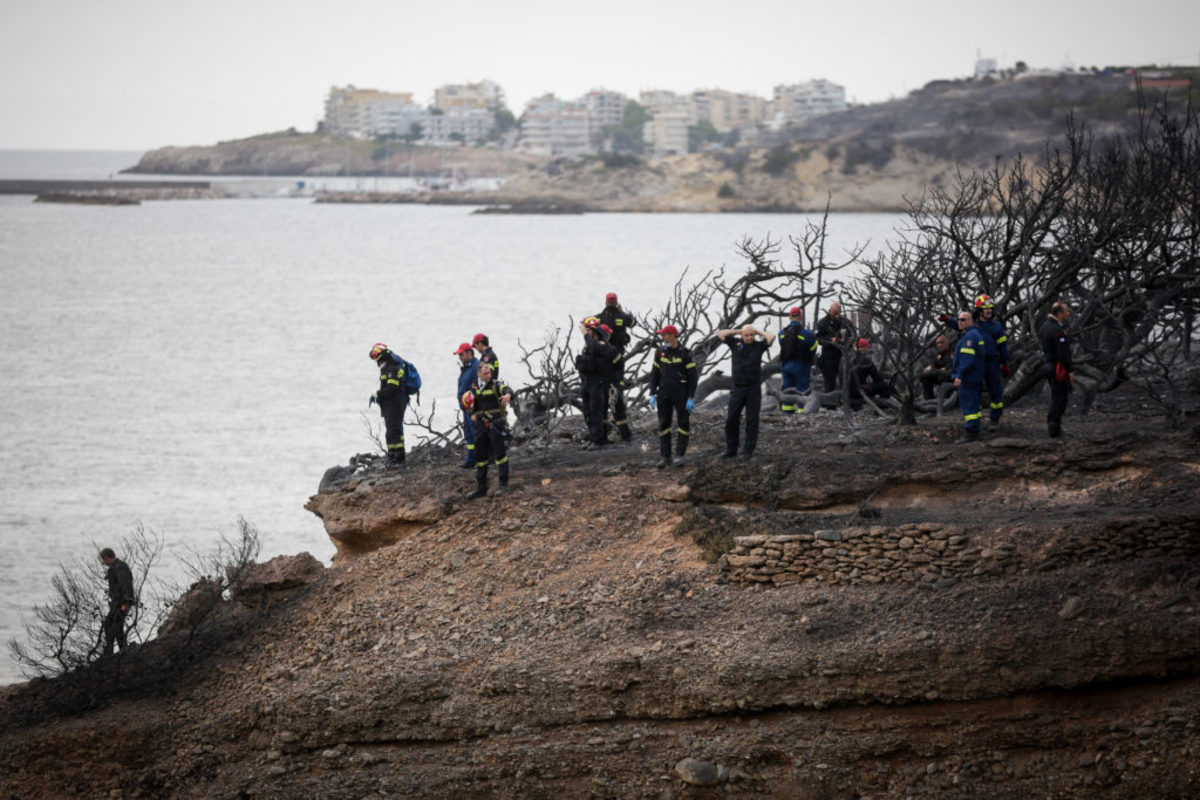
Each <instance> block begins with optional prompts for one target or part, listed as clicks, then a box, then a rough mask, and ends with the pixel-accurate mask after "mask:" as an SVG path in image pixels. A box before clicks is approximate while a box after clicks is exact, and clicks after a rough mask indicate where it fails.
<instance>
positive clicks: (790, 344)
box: [779, 306, 817, 414]
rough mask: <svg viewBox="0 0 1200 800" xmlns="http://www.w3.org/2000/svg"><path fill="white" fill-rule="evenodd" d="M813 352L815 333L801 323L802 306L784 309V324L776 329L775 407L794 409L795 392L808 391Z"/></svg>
mask: <svg viewBox="0 0 1200 800" xmlns="http://www.w3.org/2000/svg"><path fill="white" fill-rule="evenodd" d="M816 353H817V335H816V334H815V333H813V332H812V331H810V330H809V329H808V328H806V327H804V309H802V308H800V307H799V306H797V307H795V308H793V309H792V310H791V311H789V312H788V324H787V326H786V327H784V329H783V330H781V331H780V332H779V374H780V377H781V378H782V385H781V386H780V390H781V391H782V393H783V399H782V400H781V401H780V403H779V410H780V411H782V412H783V413H785V414H795V413H796V395H797V394H801V395H806V394H808V393H809V386H810V381H811V377H812V365H813V361H814V359H815V357H816Z"/></svg>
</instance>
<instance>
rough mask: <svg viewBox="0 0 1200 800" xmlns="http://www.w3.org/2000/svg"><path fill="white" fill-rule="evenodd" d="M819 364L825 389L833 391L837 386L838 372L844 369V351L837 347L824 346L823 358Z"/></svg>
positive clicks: (822, 349) (822, 350)
mask: <svg viewBox="0 0 1200 800" xmlns="http://www.w3.org/2000/svg"><path fill="white" fill-rule="evenodd" d="M817 366H819V367H820V368H821V378H822V379H823V380H824V381H825V391H827V392H832V391H833V390H834V389H836V388H837V382H838V373H839V372H841V371H842V351H841V350H839V349H837V348H836V347H822V348H821V359H820V361H818V362H817Z"/></svg>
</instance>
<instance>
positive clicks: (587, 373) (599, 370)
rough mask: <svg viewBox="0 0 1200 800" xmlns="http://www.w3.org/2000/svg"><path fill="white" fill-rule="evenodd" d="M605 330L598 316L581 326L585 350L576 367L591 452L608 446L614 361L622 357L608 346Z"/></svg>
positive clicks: (578, 357)
mask: <svg viewBox="0 0 1200 800" xmlns="http://www.w3.org/2000/svg"><path fill="white" fill-rule="evenodd" d="M603 328H604V326H603V325H601V323H600V320H599V319H597V318H596V317H588V318H587V319H585V320H584V321H583V322H581V323H579V330H580V332H581V333H582V334H583V351H582V352H581V353H580V354H579V355H578V356H577V357H576V359H575V367H576V369H578V370H579V378H580V384H581V390H582V395H583V397H582V402H583V419H584V422H585V423H586V424H587V429H588V442H587V444H586V445H585V449H587V450H593V449H595V448H597V447H601V446H603V445H605V444H607V443H608V390H609V386H610V385H611V383H612V380H613V376H614V370H615V363H614V362H615V359H617V358H618V357H619V356H618V355H617V351H616V349H615V348H614V347H613V346H612V345H611V344H609V343H608V340H607V337H606V336H605V334H604V330H603Z"/></svg>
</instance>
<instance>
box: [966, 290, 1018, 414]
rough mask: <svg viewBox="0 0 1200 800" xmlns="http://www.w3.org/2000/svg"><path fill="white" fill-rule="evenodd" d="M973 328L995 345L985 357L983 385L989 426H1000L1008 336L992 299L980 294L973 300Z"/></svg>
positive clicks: (1007, 369)
mask: <svg viewBox="0 0 1200 800" xmlns="http://www.w3.org/2000/svg"><path fill="white" fill-rule="evenodd" d="M975 327H977V328H979V329H980V330H981V331H983V332H984V333H986V334H987V335H988V336H989V337H990V338H991V340H992V341H993V342H994V343H995V345H996V349H995V353H993V354H990V355H989V356H988V357H987V361H986V362H985V363H984V365H983V385H984V386H986V387H987V393H988V402H989V403H990V404H991V414H990V419H991V425H992V427H993V428H997V427H999V426H1000V415H1001V414H1003V413H1004V378H1007V377H1008V376H1009V375H1011V374H1012V368H1011V367H1010V366H1009V365H1008V360H1009V354H1008V334H1007V333H1005V331H1004V325H1002V324H1001V323H1000V320H998V319H996V306H995V303H993V302H992V298H991V297H989V296H988V295H986V294H981V295H979V296H978V297H976V298H975Z"/></svg>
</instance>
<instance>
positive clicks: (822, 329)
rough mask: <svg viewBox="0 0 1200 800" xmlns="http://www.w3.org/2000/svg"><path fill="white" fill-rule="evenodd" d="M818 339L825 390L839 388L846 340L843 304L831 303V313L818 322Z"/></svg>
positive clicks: (819, 364) (830, 390) (818, 363)
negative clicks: (843, 347)
mask: <svg viewBox="0 0 1200 800" xmlns="http://www.w3.org/2000/svg"><path fill="white" fill-rule="evenodd" d="M817 341H818V342H820V343H821V355H820V358H819V359H818V360H817V365H818V366H819V367H820V368H821V377H822V379H823V380H824V382H825V391H827V392H832V391H833V390H834V389H836V388H837V383H838V373H840V372H841V369H842V343H843V342H845V341H846V320H844V319H842V304H841V303H836V302H835V303H831V304H830V305H829V313H827V314H826V315H825V316H824V317H823V318H822V319H821V321H820V322H818V323H817Z"/></svg>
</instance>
